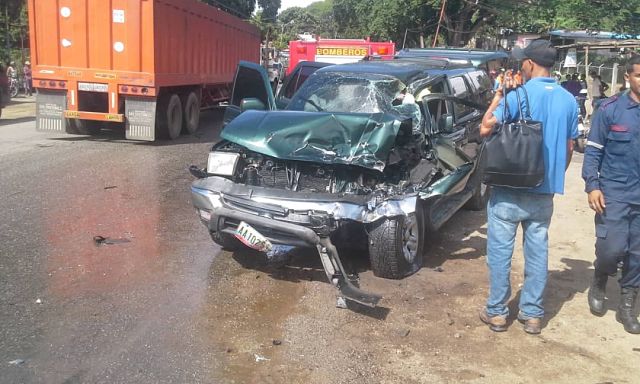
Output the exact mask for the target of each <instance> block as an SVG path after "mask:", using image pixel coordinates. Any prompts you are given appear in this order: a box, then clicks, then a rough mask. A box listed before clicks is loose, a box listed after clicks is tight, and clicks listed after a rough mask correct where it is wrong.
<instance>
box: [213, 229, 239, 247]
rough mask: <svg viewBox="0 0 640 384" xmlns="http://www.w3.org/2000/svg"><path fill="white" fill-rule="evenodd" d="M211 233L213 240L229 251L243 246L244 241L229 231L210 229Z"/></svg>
mask: <svg viewBox="0 0 640 384" xmlns="http://www.w3.org/2000/svg"><path fill="white" fill-rule="evenodd" d="M209 235H211V240H213V242H214V243H216V244H218V245H220V246H221V247H222V248H223V249H225V250H227V251H237V250H238V249H240V248H241V247H242V243H241V242H240V241H239V240H238V239H236V238H235V237H233V236H232V235H230V234H228V233H224V232H211V231H209Z"/></svg>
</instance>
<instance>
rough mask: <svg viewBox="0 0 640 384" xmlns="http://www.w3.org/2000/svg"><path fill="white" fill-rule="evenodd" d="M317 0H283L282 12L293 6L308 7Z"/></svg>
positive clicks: (281, 3) (281, 4)
mask: <svg viewBox="0 0 640 384" xmlns="http://www.w3.org/2000/svg"><path fill="white" fill-rule="evenodd" d="M316 1H318V0H281V2H280V12H282V11H284V10H285V9H287V8H291V7H306V6H307V5H309V4H311V3H313V2H316Z"/></svg>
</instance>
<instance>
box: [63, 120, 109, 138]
mask: <svg viewBox="0 0 640 384" xmlns="http://www.w3.org/2000/svg"><path fill="white" fill-rule="evenodd" d="M70 122H71V124H72V126H73V131H74V132H75V133H77V134H79V135H97V134H98V133H100V130H101V129H102V128H104V122H103V121H96V120H80V119H71V121H70Z"/></svg>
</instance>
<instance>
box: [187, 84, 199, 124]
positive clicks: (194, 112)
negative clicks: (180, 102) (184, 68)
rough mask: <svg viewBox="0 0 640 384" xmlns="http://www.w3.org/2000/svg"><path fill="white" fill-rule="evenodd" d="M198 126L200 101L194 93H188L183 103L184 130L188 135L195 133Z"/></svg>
mask: <svg viewBox="0 0 640 384" xmlns="http://www.w3.org/2000/svg"><path fill="white" fill-rule="evenodd" d="M199 124H200V100H199V99H198V96H197V95H196V94H195V92H189V95H188V96H187V99H186V100H185V102H184V130H185V131H186V132H187V133H189V134H192V133H195V132H196V131H197V130H198V125H199Z"/></svg>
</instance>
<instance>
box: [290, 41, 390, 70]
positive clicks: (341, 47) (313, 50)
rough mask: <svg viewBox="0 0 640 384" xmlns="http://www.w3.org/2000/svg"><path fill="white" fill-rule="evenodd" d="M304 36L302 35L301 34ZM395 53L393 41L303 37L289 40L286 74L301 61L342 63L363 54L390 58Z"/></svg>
mask: <svg viewBox="0 0 640 384" xmlns="http://www.w3.org/2000/svg"><path fill="white" fill-rule="evenodd" d="M301 36H304V35H301ZM394 55H395V45H394V44H393V42H391V41H389V42H372V41H370V40H369V39H368V38H367V39H322V38H320V37H318V38H312V37H309V38H303V39H300V40H295V41H290V42H289V66H288V67H287V75H288V74H289V73H290V72H291V71H292V70H293V68H295V66H296V64H298V63H299V62H301V61H321V62H325V63H334V64H343V63H352V62H355V61H358V60H361V59H362V58H363V57H365V56H379V57H381V58H383V59H392V58H393V56H394Z"/></svg>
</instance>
